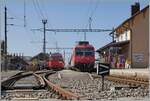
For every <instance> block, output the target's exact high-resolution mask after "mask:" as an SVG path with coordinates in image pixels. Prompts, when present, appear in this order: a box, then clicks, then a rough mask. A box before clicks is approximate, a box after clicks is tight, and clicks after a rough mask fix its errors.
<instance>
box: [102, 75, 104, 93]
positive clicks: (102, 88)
mask: <svg viewBox="0 0 150 101" xmlns="http://www.w3.org/2000/svg"><path fill="white" fill-rule="evenodd" d="M102 91H104V75H102Z"/></svg>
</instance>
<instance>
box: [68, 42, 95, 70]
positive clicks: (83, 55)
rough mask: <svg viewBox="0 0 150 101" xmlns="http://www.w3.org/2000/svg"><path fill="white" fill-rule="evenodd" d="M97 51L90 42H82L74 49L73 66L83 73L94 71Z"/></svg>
mask: <svg viewBox="0 0 150 101" xmlns="http://www.w3.org/2000/svg"><path fill="white" fill-rule="evenodd" d="M94 63H95V49H94V47H93V46H92V45H90V44H89V42H88V41H80V42H79V43H78V44H77V45H76V46H75V47H74V49H73V54H72V58H71V65H72V66H74V67H76V68H78V69H80V70H81V71H87V72H91V71H93V70H94Z"/></svg>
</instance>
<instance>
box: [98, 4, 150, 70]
mask: <svg viewBox="0 0 150 101" xmlns="http://www.w3.org/2000/svg"><path fill="white" fill-rule="evenodd" d="M110 35H111V37H112V42H110V43H108V44H107V45H105V46H103V47H101V48H99V49H98V50H97V52H98V53H99V56H100V62H104V63H110V64H111V67H112V68H147V67H148V60H149V57H148V55H149V54H148V52H149V6H146V7H145V8H143V9H142V10H140V4H139V3H135V4H134V5H132V6H131V17H130V18H128V19H126V20H125V21H124V22H122V23H121V24H120V25H119V26H118V27H116V28H115V29H114V30H113V31H112V32H111V33H110Z"/></svg>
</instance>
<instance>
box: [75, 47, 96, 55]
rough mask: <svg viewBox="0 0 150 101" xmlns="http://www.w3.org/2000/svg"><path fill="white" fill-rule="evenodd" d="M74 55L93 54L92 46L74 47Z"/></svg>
mask: <svg viewBox="0 0 150 101" xmlns="http://www.w3.org/2000/svg"><path fill="white" fill-rule="evenodd" d="M75 51H76V55H78V56H83V55H84V56H93V55H94V50H93V49H92V48H76V49H75Z"/></svg>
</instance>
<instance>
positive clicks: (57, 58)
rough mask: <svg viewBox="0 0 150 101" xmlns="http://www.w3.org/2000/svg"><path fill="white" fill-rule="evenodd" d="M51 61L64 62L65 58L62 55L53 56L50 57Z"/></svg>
mask: <svg viewBox="0 0 150 101" xmlns="http://www.w3.org/2000/svg"><path fill="white" fill-rule="evenodd" d="M50 60H53V61H63V57H62V56H60V55H52V56H50Z"/></svg>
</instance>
